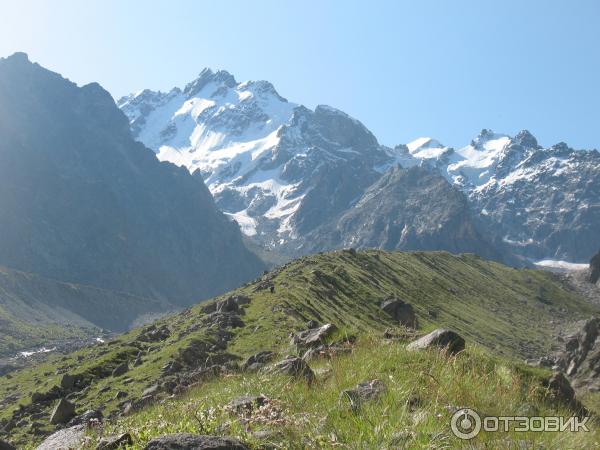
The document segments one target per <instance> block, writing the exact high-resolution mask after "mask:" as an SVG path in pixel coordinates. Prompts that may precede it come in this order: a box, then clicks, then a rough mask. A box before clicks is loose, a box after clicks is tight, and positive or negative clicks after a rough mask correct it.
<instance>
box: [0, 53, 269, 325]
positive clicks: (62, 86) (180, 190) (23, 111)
mask: <svg viewBox="0 0 600 450" xmlns="http://www.w3.org/2000/svg"><path fill="white" fill-rule="evenodd" d="M0 211H2V214H0V230H2V232H1V233H0V264H2V265H5V266H8V267H11V268H13V269H16V270H20V271H24V272H30V273H34V274H37V275H40V276H42V277H46V278H51V279H54V280H60V281H64V282H71V283H78V284H85V285H90V286H95V287H98V288H101V289H105V290H113V291H121V292H127V293H130V294H133V295H135V296H141V297H152V298H158V299H162V300H164V301H169V302H171V303H173V304H177V305H189V304H190V303H192V302H194V301H197V300H199V299H202V298H208V297H210V296H213V295H216V294H218V293H221V292H224V291H226V290H228V289H230V288H232V287H234V286H237V285H239V284H240V283H243V282H245V281H247V280H249V279H251V278H252V277H253V276H255V275H256V274H257V273H259V271H260V270H262V263H261V262H260V261H259V260H258V258H257V257H255V256H254V255H253V254H251V253H250V252H249V251H248V250H247V249H246V247H245V246H244V245H243V242H242V237H241V234H240V232H239V228H238V227H237V225H236V224H235V223H234V222H233V221H231V220H230V219H228V218H227V217H225V216H224V215H223V214H222V213H221V212H220V211H219V210H218V209H217V208H216V206H215V204H214V202H213V199H212V197H211V195H210V192H209V191H208V190H207V188H206V186H205V185H204V183H203V182H202V179H201V178H200V177H198V176H195V177H194V176H191V175H190V174H189V173H188V171H187V170H185V169H180V168H178V167H176V166H174V165H172V164H169V163H161V162H159V161H158V160H157V159H156V158H155V157H154V155H153V153H152V152H151V151H149V150H148V149H147V148H145V147H144V146H143V145H142V144H140V143H139V142H136V141H134V140H133V138H132V136H131V132H130V130H129V124H128V121H127V118H126V117H125V115H124V114H123V113H122V112H121V111H120V110H119V109H118V108H117V106H116V105H115V103H114V101H113V99H112V97H111V96H110V94H108V92H106V91H105V90H104V89H102V87H100V86H99V85H98V84H96V83H92V84H88V85H86V86H83V87H78V86H77V85H76V84H74V83H72V82H70V81H68V80H66V79H64V78H62V77H61V76H60V75H58V74H56V73H53V72H50V71H48V70H46V69H44V68H42V67H40V66H39V65H38V64H33V63H31V62H30V61H29V60H28V58H27V56H26V55H25V54H22V53H17V54H15V55H13V56H11V57H8V58H5V59H0ZM127 319H133V318H132V317H128V318H127Z"/></svg>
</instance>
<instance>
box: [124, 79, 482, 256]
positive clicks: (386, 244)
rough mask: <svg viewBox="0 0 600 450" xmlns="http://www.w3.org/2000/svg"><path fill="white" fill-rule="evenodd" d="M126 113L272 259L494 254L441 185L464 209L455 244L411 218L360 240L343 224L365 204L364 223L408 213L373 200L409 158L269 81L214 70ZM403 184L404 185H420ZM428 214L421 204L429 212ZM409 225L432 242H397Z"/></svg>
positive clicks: (140, 98) (137, 132)
mask: <svg viewBox="0 0 600 450" xmlns="http://www.w3.org/2000/svg"><path fill="white" fill-rule="evenodd" d="M118 105H119V107H120V108H121V109H122V110H123V111H124V112H125V114H126V115H127V117H128V118H129V120H130V126H131V128H132V131H133V134H134V136H135V137H136V138H137V139H138V140H140V141H141V142H143V143H144V144H146V145H147V146H148V147H150V148H152V149H153V150H155V152H156V153H157V156H158V159H160V160H166V161H171V162H173V163H174V164H177V165H180V166H183V167H186V168H187V169H188V170H189V171H190V172H192V173H195V174H201V175H202V177H203V178H204V180H205V182H206V184H207V186H208V188H209V189H210V191H211V192H212V194H213V195H214V197H215V201H216V203H217V205H218V206H219V208H221V210H223V211H224V212H225V213H226V214H228V215H229V216H230V217H232V218H234V219H235V220H236V221H237V222H238V223H239V224H240V226H241V228H242V231H243V233H244V234H246V235H247V236H248V237H250V238H251V239H253V240H254V242H256V243H258V244H260V245H262V246H264V247H267V248H268V249H274V250H276V251H278V252H282V253H284V254H287V255H290V256H295V255H302V254H307V253H309V252H311V251H322V250H329V249H334V248H338V247H339V246H340V245H346V244H349V243H351V242H354V243H355V244H356V245H358V246H374V247H381V248H385V249H388V250H393V249H397V248H402V249H409V248H415V247H416V248H419V245H420V244H421V243H424V242H425V241H426V242H425V244H426V246H425V247H424V248H431V249H445V250H452V251H459V252H460V251H473V250H474V249H481V248H483V247H485V251H482V254H485V255H487V256H489V255H491V254H492V253H493V252H492V251H488V248H489V247H491V244H490V243H485V244H484V243H482V241H483V240H484V239H483V238H482V237H481V235H480V234H478V233H477V231H476V230H475V226H474V225H472V221H471V218H470V216H469V214H470V212H469V211H468V209H469V208H468V207H465V205H466V203H465V201H463V199H461V198H460V197H461V196H462V194H461V193H460V192H458V191H456V190H455V189H454V188H452V186H451V185H450V184H449V183H446V182H444V183H442V184H436V189H437V191H436V193H439V194H440V195H441V197H440V198H444V199H448V198H452V199H453V200H455V201H456V202H457V210H456V211H455V212H454V213H452V214H454V218H453V219H452V221H457V222H462V223H464V224H468V225H465V228H463V229H462V230H461V231H459V230H455V231H456V232H455V233H454V234H453V236H452V237H451V238H450V239H453V241H452V242H446V240H445V239H444V238H443V234H444V233H445V232H446V231H447V229H446V228H444V227H443V226H440V225H439V224H438V223H433V222H434V221H433V220H425V221H421V222H419V221H420V220H421V219H423V218H424V216H423V215H421V217H419V218H417V217H413V216H411V215H410V214H408V213H406V214H403V218H402V224H399V223H396V224H392V222H395V221H396V222H397V221H398V220H397V219H398V218H397V217H396V216H394V217H386V218H381V224H383V222H385V221H387V222H389V223H390V225H392V226H391V227H388V228H389V229H388V231H387V232H385V231H384V232H379V231H378V230H370V231H367V230H366V227H367V226H368V225H361V227H360V228H362V229H363V231H364V233H363V232H362V231H361V233H363V234H365V233H368V234H370V236H368V237H367V236H362V237H359V236H354V235H353V233H354V231H353V230H351V229H350V228H349V226H348V224H350V222H352V223H353V224H354V225H356V223H357V220H356V219H354V220H353V221H352V220H351V219H350V218H349V216H347V215H346V216H345V214H348V213H349V212H351V211H353V210H354V208H355V206H356V205H357V204H361V205H362V209H361V215H362V216H368V215H376V214H377V211H376V210H374V209H372V208H373V207H376V206H381V204H382V202H383V203H386V202H389V203H387V204H386V206H385V208H384V209H385V210H386V211H392V210H394V208H396V207H401V206H403V205H401V204H400V202H399V201H397V200H396V199H393V198H385V197H381V196H380V197H379V198H378V200H377V204H375V202H374V201H370V202H369V201H367V200H366V199H367V198H368V197H369V196H371V195H372V193H373V191H374V190H378V189H380V187H379V186H378V184H377V183H380V184H381V183H384V182H385V181H384V180H382V177H383V176H384V174H385V173H386V171H391V172H390V173H389V174H387V177H388V178H390V177H392V178H394V177H395V173H396V172H394V170H395V168H394V167H395V166H396V164H397V163H398V162H401V159H402V158H399V157H398V155H397V154H395V153H394V151H393V150H391V149H388V148H386V147H384V146H382V145H380V144H379V143H378V141H377V139H376V138H375V136H374V135H373V134H372V133H371V132H370V131H369V130H368V129H367V128H366V127H365V126H364V125H363V124H362V123H360V122H359V121H358V120H356V119H354V118H352V117H350V116H348V115H347V114H345V113H343V112H342V111H339V110H337V109H334V108H331V107H329V106H324V105H319V106H317V107H316V108H315V109H314V111H313V110H310V109H308V108H306V107H304V106H301V105H296V104H293V103H290V102H288V101H287V100H286V99H284V98H283V97H281V96H280V95H279V94H278V93H277V92H276V91H275V89H274V88H273V86H272V85H271V84H270V83H268V82H266V81H258V82H253V81H250V82H245V83H238V82H237V81H235V79H234V77H233V76H232V75H230V74H229V73H227V72H224V71H218V72H216V73H215V72H212V71H211V70H209V69H205V70H204V71H202V73H201V74H200V76H199V78H198V79H197V80H195V81H193V82H192V83H189V84H188V85H187V86H186V87H185V88H184V89H177V88H175V89H173V90H171V91H170V92H169V93H161V92H152V91H148V90H145V91H141V92H139V93H137V94H135V95H130V96H127V97H124V98H122V99H120V100H119V101H118ZM411 161H412V159H411ZM419 174H423V175H424V176H429V175H425V172H419ZM388 178H386V179H388ZM396 178H397V177H396ZM396 178H394V180H395V181H394V183H395V184H396V185H398V184H399V183H407V182H412V181H413V180H414V179H415V178H418V176H417V177H414V176H413V177H412V178H410V177H400V178H398V179H396ZM424 182H425V181H424V180H423V181H422V183H424ZM398 189H406V190H407V191H408V190H411V189H412V187H411V186H404V187H403V188H402V187H399V188H398ZM414 194H415V192H413V197H414V196H415V195H414ZM431 201H432V202H435V201H436V200H435V199H431ZM361 202H362V203H361ZM426 209H427V207H426V206H425V204H423V205H422V207H421V212H423V211H425V210H426ZM459 215H463V216H462V217H460V218H459V217H458V216H459ZM361 218H362V217H361ZM338 220H339V221H342V224H341V225H339V226H338V225H336V221H338ZM367 222H370V220H367ZM367 222H366V223H367ZM343 224H346V225H343ZM404 225H406V226H407V227H408V229H414V230H418V231H415V233H417V234H419V236H425V235H427V236H428V237H427V238H423V239H421V237H414V238H405V239H400V238H398V237H395V236H394V235H393V234H394V233H401V231H402V228H401V229H400V230H398V231H396V228H397V227H398V226H402V227H403V226H404ZM378 226H379V225H378ZM338 227H341V228H343V229H344V230H343V231H342V232H341V233H342V234H344V236H343V237H342V236H336V232H335V231H334V230H335V229H337V228H338ZM457 227H459V225H457ZM425 228H427V229H425ZM466 228H470V230H468V231H467V229H466ZM385 233H389V234H390V236H388V237H387V238H386V237H384V236H383V234H385ZM324 234H327V236H325V235H324Z"/></svg>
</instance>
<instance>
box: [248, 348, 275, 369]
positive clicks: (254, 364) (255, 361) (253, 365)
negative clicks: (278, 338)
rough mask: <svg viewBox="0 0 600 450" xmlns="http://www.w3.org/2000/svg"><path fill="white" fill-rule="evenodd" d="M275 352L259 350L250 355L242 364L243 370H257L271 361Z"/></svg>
mask: <svg viewBox="0 0 600 450" xmlns="http://www.w3.org/2000/svg"><path fill="white" fill-rule="evenodd" d="M274 356H275V353H273V352H268V351H264V352H258V353H256V354H254V355H252V356H250V357H249V358H248V359H247V360H246V361H245V362H244V364H243V365H242V369H243V370H257V369H260V368H261V367H262V366H264V365H265V364H266V363H268V362H270V361H271V360H272V359H273V357H274Z"/></svg>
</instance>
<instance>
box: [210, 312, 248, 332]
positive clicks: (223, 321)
mask: <svg viewBox="0 0 600 450" xmlns="http://www.w3.org/2000/svg"><path fill="white" fill-rule="evenodd" d="M202 324H203V325H205V326H207V327H215V328H218V329H225V328H239V327H243V326H244V321H243V320H242V319H241V318H240V316H238V315H237V314H235V313H231V312H218V311H217V312H214V313H211V314H209V315H208V316H206V317H204V318H203V319H202Z"/></svg>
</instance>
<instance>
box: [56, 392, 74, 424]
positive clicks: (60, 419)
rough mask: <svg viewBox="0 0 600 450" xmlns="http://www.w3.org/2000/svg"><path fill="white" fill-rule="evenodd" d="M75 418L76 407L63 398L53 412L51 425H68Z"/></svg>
mask: <svg viewBox="0 0 600 450" xmlns="http://www.w3.org/2000/svg"><path fill="white" fill-rule="evenodd" d="M73 417H75V405H73V404H72V403H71V402H69V401H68V400H65V399H64V398H62V399H60V401H59V402H58V404H57V405H56V407H55V408H54V411H52V415H51V416H50V423H51V424H53V425H57V424H59V423H67V422H68V421H69V420H71V419H72V418H73Z"/></svg>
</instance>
